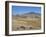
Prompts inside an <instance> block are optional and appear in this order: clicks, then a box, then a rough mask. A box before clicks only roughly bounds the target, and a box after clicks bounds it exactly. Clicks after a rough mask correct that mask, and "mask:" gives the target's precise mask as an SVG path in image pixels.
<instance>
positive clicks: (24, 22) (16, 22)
mask: <svg viewBox="0 0 46 37" xmlns="http://www.w3.org/2000/svg"><path fill="white" fill-rule="evenodd" d="M12 24H13V28H12V30H13V31H14V30H17V29H16V28H17V27H20V26H25V27H31V26H32V29H40V27H41V20H40V18H37V20H36V19H34V20H33V19H32V18H29V19H25V18H24V19H23V18H18V19H13V22H12ZM20 30H21V29H20ZM25 30H26V29H25Z"/></svg>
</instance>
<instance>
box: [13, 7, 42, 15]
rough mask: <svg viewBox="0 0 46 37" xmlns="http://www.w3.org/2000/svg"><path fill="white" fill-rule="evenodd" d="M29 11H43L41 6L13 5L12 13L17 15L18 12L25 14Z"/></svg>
mask: <svg viewBox="0 0 46 37" xmlns="http://www.w3.org/2000/svg"><path fill="white" fill-rule="evenodd" d="M28 12H35V13H40V12H41V7H32V6H30V7H28V6H12V14H13V15H17V14H20V15H21V14H24V13H28Z"/></svg>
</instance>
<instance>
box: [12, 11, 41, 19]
mask: <svg viewBox="0 0 46 37" xmlns="http://www.w3.org/2000/svg"><path fill="white" fill-rule="evenodd" d="M13 16H14V15H13ZM40 16H41V14H40V13H35V12H28V13H24V14H22V15H16V16H15V17H21V18H28V17H29V18H39V17H40Z"/></svg>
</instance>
